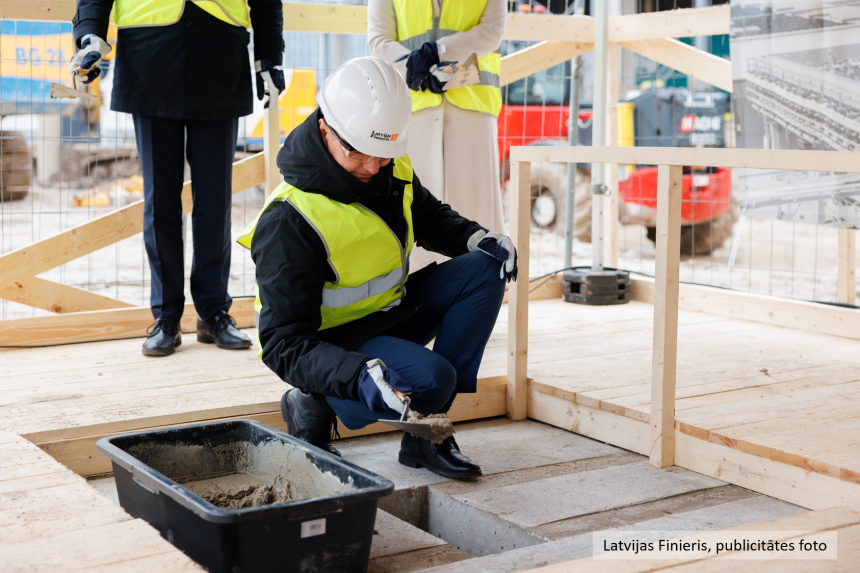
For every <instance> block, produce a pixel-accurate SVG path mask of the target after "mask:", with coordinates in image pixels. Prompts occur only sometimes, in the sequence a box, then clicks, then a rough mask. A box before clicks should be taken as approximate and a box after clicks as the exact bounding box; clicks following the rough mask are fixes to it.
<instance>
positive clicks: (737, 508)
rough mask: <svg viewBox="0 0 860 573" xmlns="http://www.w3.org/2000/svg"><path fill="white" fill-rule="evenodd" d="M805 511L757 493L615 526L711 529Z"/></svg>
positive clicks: (650, 529)
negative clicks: (730, 500) (717, 503)
mask: <svg viewBox="0 0 860 573" xmlns="http://www.w3.org/2000/svg"><path fill="white" fill-rule="evenodd" d="M807 511H809V510H808V509H805V508H803V507H799V506H797V505H794V504H791V503H787V502H785V501H781V500H778V499H774V498H772V497H766V496H763V495H759V496H756V497H751V498H749V499H743V500H740V501H734V502H731V503H723V504H720V505H716V506H713V507H706V508H702V509H697V510H695V511H688V512H684V513H678V514H675V515H667V516H666V517H661V518H659V519H651V520H648V521H643V522H642V523H634V524H631V525H627V526H625V527H618V528H617V529H618V530H620V531H714V530H716V529H726V528H727V527H737V526H739V525H746V524H748V523H756V522H759V521H767V520H768V519H777V518H779V517H788V516H789V515H795V514H798V513H805V512H807Z"/></svg>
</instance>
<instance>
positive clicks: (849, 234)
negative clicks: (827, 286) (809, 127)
mask: <svg viewBox="0 0 860 573" xmlns="http://www.w3.org/2000/svg"><path fill="white" fill-rule="evenodd" d="M855 234H856V232H855V230H854V229H839V252H838V257H839V276H838V278H837V282H836V301H837V302H841V303H844V304H855V303H856V300H857V296H856V295H857V281H856V278H855V272H856V266H857V243H856V241H855Z"/></svg>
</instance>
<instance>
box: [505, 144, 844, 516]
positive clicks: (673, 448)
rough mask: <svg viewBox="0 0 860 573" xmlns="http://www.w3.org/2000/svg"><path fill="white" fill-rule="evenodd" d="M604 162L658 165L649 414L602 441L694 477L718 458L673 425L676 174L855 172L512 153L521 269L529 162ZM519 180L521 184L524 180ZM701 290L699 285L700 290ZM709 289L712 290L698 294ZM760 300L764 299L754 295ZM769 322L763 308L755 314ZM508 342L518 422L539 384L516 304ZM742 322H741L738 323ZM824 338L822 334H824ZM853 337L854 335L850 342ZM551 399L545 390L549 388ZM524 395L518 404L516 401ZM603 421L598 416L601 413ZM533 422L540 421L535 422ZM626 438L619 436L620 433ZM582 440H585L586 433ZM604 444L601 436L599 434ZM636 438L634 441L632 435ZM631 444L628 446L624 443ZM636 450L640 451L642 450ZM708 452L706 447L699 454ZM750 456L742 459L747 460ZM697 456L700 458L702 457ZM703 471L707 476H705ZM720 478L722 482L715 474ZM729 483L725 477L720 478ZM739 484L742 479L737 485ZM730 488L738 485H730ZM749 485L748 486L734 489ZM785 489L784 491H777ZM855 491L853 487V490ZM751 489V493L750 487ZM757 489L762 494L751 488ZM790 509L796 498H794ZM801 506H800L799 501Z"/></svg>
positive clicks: (736, 153)
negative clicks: (531, 371) (716, 170)
mask: <svg viewBox="0 0 860 573" xmlns="http://www.w3.org/2000/svg"><path fill="white" fill-rule="evenodd" d="M535 162H556V163H598V164H599V163H604V164H606V163H609V164H631V163H632V164H650V165H657V166H658V182H657V189H658V192H657V247H656V262H657V264H656V273H655V279H654V282H653V283H652V288H653V291H652V292H653V295H652V296H653V303H654V329H653V354H652V377H651V414H650V417H649V420H648V421H649V425H650V431H649V434H648V435H647V436H643V435H642V432H641V428H637V429H636V430H633V428H623V427H620V424H619V427H617V428H616V429H615V430H614V431H613V432H612V435H613V436H614V439H609V440H607V441H610V442H611V443H614V444H616V445H619V446H622V447H628V448H629V449H632V450H634V451H639V452H642V453H647V454H648V455H649V456H650V462H651V465H653V466H656V467H661V468H662V467H667V466H670V465H681V466H683V467H687V468H689V469H693V470H695V471H702V468H704V467H708V466H709V464H710V463H712V462H714V460H713V459H708V457H709V456H711V457H718V456H720V455H722V452H719V451H717V450H715V451H712V452H710V453H702V450H703V448H702V444H697V443H695V442H694V441H691V440H695V438H694V437H693V436H692V435H690V434H688V433H685V432H684V431H683V427H682V426H683V425H682V424H679V423H678V422H677V421H676V420H675V388H676V367H677V364H676V361H677V350H678V309H679V293H680V284H679V272H680V233H681V215H680V213H681V176H682V171H681V170H682V167H683V166H684V165H701V166H707V167H731V168H752V169H782V170H788V171H823V172H838V173H860V164H858V162H857V155H856V154H855V153H850V152H827V151H771V150H750V149H696V148H660V147H654V148H648V147H638V148H637V147H632V148H631V147H514V148H512V150H511V166H512V169H511V185H510V188H511V189H516V190H517V192H518V197H517V201H516V202H515V204H516V205H517V210H518V211H519V212H518V213H517V214H516V215H515V216H514V217H513V218H512V220H514V221H517V222H518V224H517V233H516V235H515V237H516V238H515V239H514V240H515V242H516V245H517V250H518V252H519V257H520V263H521V264H522V265H523V266H524V267H527V265H528V262H529V250H528V244H527V242H528V241H527V240H523V239H522V237H523V236H527V235H524V234H523V229H522V227H523V225H522V224H521V223H519V222H520V221H521V219H522V218H524V217H527V214H526V213H527V211H523V209H526V208H528V200H529V197H530V193H529V192H530V186H529V185H528V183H527V181H528V179H527V177H528V174H529V172H530V166H531V163H535ZM524 178H526V179H524ZM700 288H701V287H700ZM527 289H528V285H527V284H522V285H521V284H517V283H513V284H512V288H511V293H510V298H511V300H512V301H521V300H522V299H523V291H526V290H527ZM704 290H716V289H704ZM761 298H762V299H764V298H766V297H761ZM785 304H787V305H789V306H790V307H791V308H792V310H793V311H794V312H795V313H798V312H799V313H805V312H808V311H812V312H814V311H815V310H817V309H819V308H823V307H824V305H814V304H810V303H795V302H793V301H785ZM762 310H763V311H764V312H765V313H766V314H767V315H769V316H770V317H771V320H762V321H763V322H776V320H773V316H772V313H771V312H770V309H767V308H766V307H765V308H764V309H762ZM840 310H844V311H845V314H844V315H842V316H841V317H840V318H841V319H845V320H846V322H850V326H848V327H849V328H854V329H858V330H860V311H858V310H853V309H850V310H849V309H840ZM508 312H509V317H508V329H509V330H508V340H509V354H508V356H509V362H508V364H509V369H508V417H509V418H511V419H515V420H516V419H520V416H521V412H523V411H527V412H532V411H533V408H532V405H531V404H530V403H529V402H530V400H531V399H532V397H534V396H535V394H534V393H530V392H529V385H530V384H531V386H532V387H533V389H534V387H536V386H539V383H538V382H536V381H531V380H529V378H528V368H527V357H528V312H527V310H525V309H524V307H522V306H520V305H518V304H511V305H509V307H508ZM744 318H746V317H744ZM828 333H831V334H832V332H829V329H828ZM856 336H857V333H853V336H852V337H854V338H856ZM549 393H550V394H552V390H549ZM523 396H525V404H523V403H522V401H523ZM604 415H605V413H604ZM538 419H541V418H540V417H538ZM622 434H626V435H622ZM586 435H588V434H586ZM602 435H603V439H606V436H607V434H606V433H604V434H602ZM637 436H638V437H637ZM646 439H647V448H642V442H641V441H640V440H646ZM631 440H633V441H632V442H631ZM643 449H644V450H645V451H644V452H643ZM705 450H707V448H705ZM748 455H749V454H748ZM702 458H704V459H702ZM703 473H710V472H707V471H704V472H703ZM721 478H722V479H727V476H725V475H721ZM727 481H732V479H727ZM741 481H743V480H741ZM733 483H737V482H733ZM739 485H745V486H746V487H750V486H749V484H745V483H740V484H739ZM770 487H772V486H768V491H765V492H764V493H768V494H770V495H774V496H775V497H781V498H782V499H787V500H789V501H792V499H790V497H785V493H784V492H782V495H780V492H779V491H773V490H770V489H769V488H770ZM782 487H784V485H783V486H782ZM853 487H856V486H852V488H853ZM752 489H756V488H755V487H752ZM758 491H761V489H758ZM848 495H849V496H854V497H855V498H856V497H857V496H860V489H857V490H856V491H854V490H853V489H852V490H851V492H850V494H848ZM794 502H795V503H797V501H796V500H794ZM801 505H803V503H801ZM807 507H808V505H807Z"/></svg>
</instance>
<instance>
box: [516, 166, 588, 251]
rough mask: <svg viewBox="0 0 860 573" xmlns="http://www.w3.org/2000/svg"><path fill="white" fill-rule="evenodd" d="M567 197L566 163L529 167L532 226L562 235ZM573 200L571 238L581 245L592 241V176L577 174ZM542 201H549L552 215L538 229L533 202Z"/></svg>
mask: <svg viewBox="0 0 860 573" xmlns="http://www.w3.org/2000/svg"><path fill="white" fill-rule="evenodd" d="M566 195H567V164H566V163H532V171H531V196H532V211H531V223H532V225H534V226H535V227H538V228H544V229H550V230H552V231H555V232H556V233H558V234H559V235H564V210H565V204H566ZM573 196H574V214H573V221H574V225H573V236H574V237H576V238H577V239H579V240H580V241H587V242H590V241H591V174H590V173H589V172H588V171H586V170H584V169H577V170H576V187H575V188H574V192H573ZM542 197H549V198H551V199H552V201H553V203H554V206H555V213H554V214H552V215H551V216H548V217H547V218H548V219H549V221H548V222H547V221H544V224H543V225H541V224H540V223H539V222H538V219H537V218H536V216H535V204H536V203H535V201H536V200H537V199H539V198H542Z"/></svg>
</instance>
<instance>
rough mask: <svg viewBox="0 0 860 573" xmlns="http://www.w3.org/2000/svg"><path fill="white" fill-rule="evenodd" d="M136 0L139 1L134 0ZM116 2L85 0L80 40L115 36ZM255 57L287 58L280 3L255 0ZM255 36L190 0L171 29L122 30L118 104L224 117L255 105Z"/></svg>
mask: <svg viewBox="0 0 860 573" xmlns="http://www.w3.org/2000/svg"><path fill="white" fill-rule="evenodd" d="M127 1H135V0H127ZM113 3H114V0H78V8H77V12H76V14H75V20H74V21H75V41H76V42H77V45H78V46H79V47H80V42H81V39H82V38H83V37H84V36H85V35H87V34H95V35H97V36H99V37H100V38H103V39H104V38H106V37H107V29H108V21H109V18H110V12H111V8H112V7H113ZM248 6H249V8H250V17H251V26H252V27H253V29H254V59H255V60H269V61H271V62H274V63H276V64H278V65H280V64H281V63H282V62H283V59H284V57H283V53H284V40H283V36H282V32H283V27H284V17H283V7H282V4H281V1H280V0H248ZM250 37H251V35H250V33H249V32H248V30H246V29H244V28H240V27H239V26H233V25H232V24H227V23H226V22H222V21H221V20H219V19H218V18H216V17H215V16H212V15H211V14H209V13H207V12H205V11H204V10H202V9H200V8H198V7H197V6H196V5H195V4H194V3H193V2H191V1H190V0H186V1H185V3H184V6H183V12H182V16H181V17H180V18H179V21H178V22H176V23H175V24H170V25H169V26H150V27H141V28H122V29H121V30H119V32H118V33H117V45H116V48H115V49H116V59H115V60H114V62H115V66H116V67H115V71H114V74H115V75H114V80H113V91H112V93H111V109H112V110H114V111H122V112H126V113H132V114H136V115H143V116H150V117H165V118H181V119H208V120H223V119H232V118H236V117H242V116H244V115H248V114H250V113H251V112H252V111H253V110H254V100H253V97H254V94H253V91H252V89H251V84H252V82H251V80H252V74H251V63H250V59H249V57H248V43H249V41H250Z"/></svg>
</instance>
